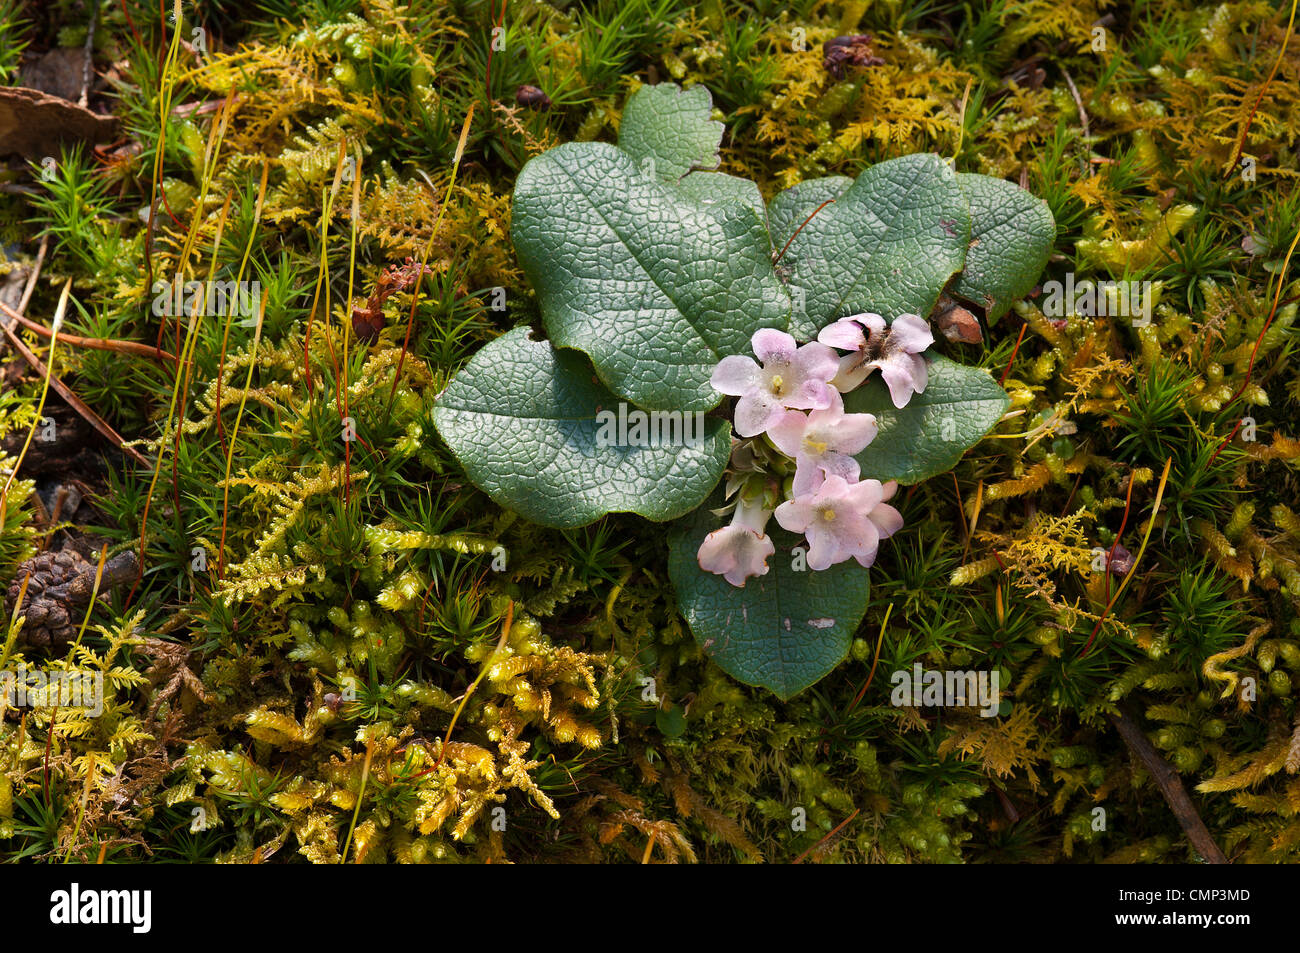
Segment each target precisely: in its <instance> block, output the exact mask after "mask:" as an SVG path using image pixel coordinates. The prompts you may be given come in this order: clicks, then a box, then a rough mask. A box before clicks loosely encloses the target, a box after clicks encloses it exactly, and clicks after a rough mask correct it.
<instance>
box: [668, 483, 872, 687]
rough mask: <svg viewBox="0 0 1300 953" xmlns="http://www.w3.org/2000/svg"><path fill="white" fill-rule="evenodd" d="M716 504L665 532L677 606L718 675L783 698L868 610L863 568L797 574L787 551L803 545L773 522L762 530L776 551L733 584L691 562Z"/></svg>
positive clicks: (820, 669) (814, 672)
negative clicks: (763, 571) (757, 570)
mask: <svg viewBox="0 0 1300 953" xmlns="http://www.w3.org/2000/svg"><path fill="white" fill-rule="evenodd" d="M721 502H722V500H721V494H720V493H719V494H717V495H715V497H714V498H713V499H712V500H710V501H709V505H706V506H701V507H700V508H699V509H698V510H697V511H696V512H695V513H693V514H692V515H690V516H687V517H685V518H683V519H681V520H679V521H678V522H677V523H676V524H674V525H673V528H672V530H671V531H670V532H669V535H668V547H669V550H668V577H669V578H670V579H671V580H672V583H673V587H674V589H676V591H677V605H678V608H679V609H680V610H681V613H682V615H683V616H685V618H686V621H687V622H688V623H689V624H690V627H691V632H692V633H694V635H695V640H696V641H697V642H699V644H700V646H701V647H702V648H703V649H704V652H705V654H706V655H708V656H709V658H711V659H712V660H713V661H714V662H716V663H717V664H718V666H719V667H720V668H721V669H722V670H723V671H724V672H726V673H727V674H728V675H730V676H731V677H732V678H735V679H738V680H739V681H742V682H744V683H745V684H746V685H757V686H760V687H762V688H766V689H768V690H769V691H772V692H774V693H775V694H776V695H777V697H778V698H780V699H781V700H782V701H785V700H786V699H789V698H791V697H793V696H794V695H795V694H797V693H798V692H801V691H803V690H804V689H805V688H807V687H808V686H809V685H812V684H813V683H814V682H816V681H817V680H818V679H820V678H821V677H822V676H824V675H825V674H826V673H827V672H829V671H831V669H833V668H835V666H837V665H839V664H840V662H842V661H844V657H845V656H846V655H847V654H848V651H849V646H850V644H851V643H852V641H853V633H854V632H855V631H856V630H857V628H858V623H860V622H861V621H862V617H863V615H865V614H866V611H867V600H868V596H869V594H870V588H871V587H870V582H869V579H868V573H869V571H868V570H866V569H864V568H862V567H861V566H860V565H858V563H857V562H855V561H853V560H849V561H848V562H845V563H839V564H838V565H835V566H832V567H831V568H829V569H825V570H822V571H820V572H813V571H811V570H808V569H804V570H803V571H796V570H795V569H794V568H793V566H794V565H795V559H794V557H793V556H792V555H791V550H793V549H794V547H795V546H799V545H802V546H804V547H805V548H806V547H807V543H805V542H804V541H803V537H802V536H795V535H793V534H791V533H787V532H786V531H785V530H783V529H781V528H780V527H779V526H777V525H776V521H775V520H773V521H772V522H770V523H769V524H768V533H769V535H771V537H772V542H773V543H774V545H775V546H776V552H775V553H774V554H773V555H771V556H769V557H768V560H767V564H768V567H769V568H768V571H767V575H765V576H755V577H751V578H750V579H748V580H746V582H745V585H744V586H743V587H741V588H737V587H735V586H733V585H732V584H731V583H729V582H727V580H726V579H724V578H723V577H722V576H716V575H714V574H713V573H709V572H704V571H703V570H701V569H700V566H699V562H698V561H697V554H698V552H699V548H700V543H702V542H704V537H705V536H707V535H708V534H709V533H710V532H712V531H713V530H715V529H718V528H719V527H720V526H722V524H723V520H722V519H720V518H719V517H716V516H714V515H713V514H712V512H710V505H711V506H718V505H720V504H721Z"/></svg>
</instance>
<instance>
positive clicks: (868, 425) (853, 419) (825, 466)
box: [767, 400, 879, 497]
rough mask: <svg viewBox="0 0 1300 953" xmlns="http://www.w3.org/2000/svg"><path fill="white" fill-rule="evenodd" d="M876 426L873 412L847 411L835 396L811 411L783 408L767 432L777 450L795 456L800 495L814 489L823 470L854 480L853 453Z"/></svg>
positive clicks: (855, 463)
mask: <svg viewBox="0 0 1300 953" xmlns="http://www.w3.org/2000/svg"><path fill="white" fill-rule="evenodd" d="M878 429H879V428H878V427H877V426H876V418H875V415H873V414H846V413H845V412H844V404H843V402H842V401H841V400H836V401H835V403H834V404H832V405H831V406H830V407H827V408H826V409H825V410H814V411H813V412H812V413H810V414H805V413H802V412H800V411H797V410H788V411H786V412H785V414H784V415H782V417H781V419H780V420H778V421H777V422H776V423H775V424H773V425H772V426H771V427H769V428H768V431H767V435H768V437H769V438H770V439H771V441H772V443H774V444H775V445H776V448H777V449H778V450H780V451H781V452H782V453H784V454H785V455H786V456H787V457H793V458H794V462H795V472H794V495H795V496H796V497H799V496H805V495H806V494H808V493H811V492H813V491H814V490H816V489H817V487H818V486H820V485H821V482H822V479H823V474H825V475H826V476H831V475H834V476H838V477H842V478H843V479H844V480H845V481H847V482H849V483H854V482H856V481H857V479H858V471H859V467H858V461H856V460H854V459H853V456H852V454H855V453H861V452H862V450H863V449H864V448H865V447H866V445H867V444H869V443H871V441H872V439H874V438H875V436H876V433H877V431H878Z"/></svg>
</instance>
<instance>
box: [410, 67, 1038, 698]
mask: <svg viewBox="0 0 1300 953" xmlns="http://www.w3.org/2000/svg"><path fill="white" fill-rule="evenodd" d="M711 110H712V102H711V98H710V96H709V93H708V91H707V90H706V89H704V88H703V87H699V86H696V87H692V88H690V89H687V90H684V91H683V90H681V89H679V88H677V87H676V86H674V85H671V84H663V85H658V86H644V87H642V88H641V89H640V90H638V91H637V92H636V93H635V94H634V95H633V96H632V97H631V98H630V99H629V101H628V103H627V106H626V109H625V110H624V114H623V120H622V125H621V128H620V131H619V141H618V145H617V146H615V145H610V144H607V143H598V142H574V143H568V144H565V145H561V146H558V147H556V148H554V149H551V150H549V151H548V152H545V153H543V154H541V155H539V156H537V157H535V158H533V159H532V160H531V161H529V162H528V164H527V165H525V166H524V168H523V169H522V170H521V172H520V174H519V178H518V181H517V182H516V185H515V191H514V207H513V213H512V227H511V231H512V238H513V241H514V245H515V251H516V253H517V254H518V257H519V260H520V262H521V264H522V265H523V268H524V271H525V273H526V274H527V276H528V278H529V280H530V281H531V283H532V285H533V288H534V289H535V291H536V295H537V304H538V308H539V310H540V312H541V321H542V325H543V327H544V328H545V333H546V336H547V338H548V339H547V340H541V339H538V338H537V337H535V336H534V334H533V332H532V331H531V330H530V329H529V328H527V327H520V328H516V329H515V330H513V331H510V332H508V333H506V334H504V335H502V336H501V337H499V338H497V339H496V340H494V341H493V342H491V343H490V344H488V345H486V346H485V347H484V348H482V350H480V351H479V352H478V354H476V355H475V356H474V358H473V359H472V360H470V362H469V363H468V364H467V365H466V366H465V368H464V369H462V370H461V371H460V373H459V374H457V375H456V377H455V378H454V379H453V380H452V381H451V383H450V384H449V385H448V386H447V388H446V390H445V391H444V392H443V393H442V395H441V396H440V397H439V399H438V403H437V406H436V408H435V411H434V421H435V424H436V426H437V429H438V432H439V433H440V434H441V436H442V438H443V440H444V441H446V443H447V445H448V447H449V448H450V449H451V450H452V452H453V453H454V454H455V456H456V458H457V459H458V460H459V462H460V464H461V465H462V466H463V467H464V470H465V472H466V474H467V475H468V477H469V478H470V479H471V480H472V481H473V482H474V483H475V484H476V485H477V486H478V487H480V488H481V489H482V490H484V491H485V492H486V493H487V494H488V495H489V496H490V497H492V499H493V500H494V501H496V502H497V503H498V504H500V505H501V506H504V507H508V508H510V509H513V510H515V511H517V512H518V513H520V514H521V515H523V516H524V517H526V518H528V519H530V520H534V521H536V522H538V523H542V524H545V525H549V526H556V527H563V528H571V527H577V526H581V525H584V524H587V523H591V522H593V521H595V520H597V519H599V518H601V517H602V516H604V515H605V514H607V513H614V512H631V513H636V514H639V515H641V516H644V517H646V518H648V519H650V520H654V521H658V522H667V521H671V526H670V528H669V532H668V545H669V557H668V571H669V575H670V577H671V580H672V583H673V586H674V588H675V590H676V596H677V601H678V605H679V607H680V609H681V612H682V614H683V615H684V617H685V618H686V620H687V621H688V623H689V624H690V627H691V630H692V632H693V633H694V635H695V638H696V640H697V641H698V642H699V643H700V645H701V646H702V647H703V648H704V650H705V651H706V653H707V654H708V655H709V656H710V657H711V658H712V659H713V660H714V661H715V662H717V664H718V665H720V666H721V667H722V668H723V669H724V670H725V671H726V672H728V673H729V674H730V675H732V676H733V677H734V678H737V679H739V680H740V681H742V682H745V683H747V684H750V685H757V686H762V687H764V688H767V689H770V690H771V691H772V692H774V693H775V694H776V695H777V696H779V697H780V698H782V699H787V698H790V697H791V696H793V695H794V694H795V693H797V692H799V691H801V690H803V689H805V688H807V687H808V686H810V685H812V684H813V683H814V682H816V681H817V680H818V679H820V678H821V677H822V676H824V675H825V674H826V673H827V672H829V671H830V670H831V669H833V668H834V667H835V666H836V665H838V664H839V663H840V662H841V661H843V659H844V658H845V656H846V655H847V654H848V650H849V646H850V644H851V642H852V639H853V634H854V632H855V630H856V629H857V627H858V625H859V624H860V623H861V621H862V618H863V616H864V614H865V613H866V609H867V604H868V596H869V591H870V586H869V571H868V570H869V567H870V566H871V565H872V563H873V562H874V561H875V558H876V554H877V552H878V550H879V547H880V546H881V545H887V543H886V542H885V541H886V540H887V539H888V538H889V537H890V536H892V535H894V534H895V533H897V532H899V530H900V529H901V528H902V525H903V519H902V516H901V515H900V514H899V512H898V510H897V509H895V508H894V506H892V505H891V504H890V502H889V501H890V500H891V499H893V498H894V495H895V493H896V492H897V490H898V487H899V485H901V484H915V483H918V482H920V481H922V480H925V479H927V478H929V477H931V476H934V475H935V474H938V473H942V472H944V471H946V470H948V469H950V468H951V467H952V466H953V465H954V464H955V463H956V462H957V461H958V460H959V459H960V457H961V455H962V454H963V453H964V452H965V451H966V450H967V449H969V448H970V447H971V446H972V445H973V444H975V443H976V442H977V441H978V440H980V439H981V438H982V437H983V436H984V435H985V434H986V433H988V432H989V430H991V429H992V427H993V426H994V425H995V424H996V423H997V421H998V420H999V419H1000V418H1001V416H1002V414H1003V413H1004V412H1005V411H1006V409H1007V406H1008V404H1009V400H1008V398H1007V395H1006V393H1005V392H1004V391H1003V390H1002V388H1001V387H1000V386H999V385H998V384H997V383H996V382H995V381H994V380H993V379H992V378H991V377H990V375H989V373H988V372H987V371H985V370H981V369H977V368H971V367H966V366H963V365H961V364H959V363H956V362H954V361H951V360H949V359H947V358H945V357H942V356H939V355H937V354H931V353H930V351H929V348H930V346H931V345H932V344H933V342H934V338H933V336H932V334H931V332H930V327H929V324H928V322H927V320H926V316H928V315H929V314H931V312H932V310H933V309H934V307H935V305H936V302H937V301H938V299H939V296H940V294H941V293H942V292H944V291H945V289H947V291H948V293H949V294H950V295H955V296H957V297H960V298H963V299H965V300H967V301H969V302H972V303H974V304H978V305H980V306H982V307H983V308H984V310H985V313H986V315H987V316H988V317H989V318H991V319H992V318H996V317H998V316H1000V315H1001V314H1003V313H1004V312H1005V311H1006V310H1007V309H1008V308H1009V306H1010V304H1011V302H1012V301H1014V300H1015V299H1016V298H1018V297H1020V296H1022V295H1024V294H1025V293H1026V292H1027V291H1028V290H1029V289H1030V288H1031V287H1033V285H1034V283H1035V281H1037V279H1038V276H1039V274H1040V273H1041V271H1042V269H1043V266H1044V265H1045V264H1046V262H1047V257H1048V254H1049V253H1050V250H1051V247H1052V241H1053V237H1054V235H1055V224H1054V222H1053V220H1052V216H1051V213H1050V212H1049V211H1048V209H1047V206H1046V204H1045V203H1043V202H1042V201H1040V200H1038V199H1036V198H1034V197H1033V196H1031V195H1030V194H1029V193H1027V192H1025V191H1024V190H1023V189H1020V188H1019V187H1017V186H1015V185H1013V184H1012V183H1009V182H1004V181H1002V180H1000V179H994V178H991V177H988V176H983V175H968V174H957V173H955V172H953V170H952V169H951V168H950V166H949V165H948V164H947V163H946V162H945V161H944V160H943V159H941V158H939V157H938V156H935V155H909V156H904V157H902V158H898V159H892V160H888V161H885V162H881V163H879V164H877V165H875V166H872V167H871V168H869V169H867V170H866V171H865V172H864V173H862V174H861V175H860V176H858V178H857V179H856V180H852V179H848V178H844V177H839V176H836V177H828V178H822V179H813V180H809V181H806V182H803V183H800V184H799V185H796V186H794V187H793V188H790V189H787V190H785V191H783V192H781V193H779V194H778V195H776V196H775V197H774V198H773V199H772V201H771V202H770V203H766V204H765V203H764V201H763V198H762V196H761V194H760V193H759V189H758V186H757V185H756V184H755V183H753V182H751V181H749V180H747V179H743V178H738V177H735V176H732V175H728V174H726V173H723V172H718V171H710V170H716V169H717V168H718V166H719V165H720V157H719V152H718V148H719V145H720V143H721V137H722V132H723V126H722V123H720V122H716V121H713V120H711V119H710V113H711ZM724 401H726V402H727V404H726V405H725V407H724V409H728V408H729V410H730V413H729V414H724V415H719V414H709V415H708V416H707V417H705V418H704V428H703V431H704V432H703V433H702V434H699V433H695V434H693V435H692V437H693V439H691V440H679V439H675V438H676V437H678V436H680V435H681V433H682V425H683V422H685V421H688V420H689V419H691V418H694V417H696V415H697V414H698V413H700V412H707V411H712V410H714V409H715V408H718V407H719V406H720V405H723V402H724ZM616 415H617V416H618V420H619V425H618V427H617V431H618V433H617V437H618V439H611V435H612V434H613V432H614V430H615V429H616V428H614V427H613V426H612V420H613V418H614V417H615V416H616ZM729 421H730V422H729Z"/></svg>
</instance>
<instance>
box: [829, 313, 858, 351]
mask: <svg viewBox="0 0 1300 953" xmlns="http://www.w3.org/2000/svg"><path fill="white" fill-rule="evenodd" d="M817 340H818V341H820V342H821V343H822V344H829V345H830V346H831V347H837V348H839V349H840V350H841V351H860V350H862V349H863V348H864V347H866V346H867V337H866V335H865V334H863V333H862V325H860V324H858V322H856V321H854V320H853V319H852V318H840V319H839V320H838V321H836V322H835V323H834V324H828V325H826V327H824V328H822V329H821V330H820V331H819V332H818V333H817Z"/></svg>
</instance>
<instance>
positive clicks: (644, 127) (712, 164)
mask: <svg viewBox="0 0 1300 953" xmlns="http://www.w3.org/2000/svg"><path fill="white" fill-rule="evenodd" d="M712 112H713V97H712V96H711V95H710V94H709V91H708V90H707V89H705V88H704V87H703V86H692V87H691V88H690V89H685V90H683V89H680V88H678V87H677V86H676V85H674V84H672V83H660V84H659V85H657V86H642V87H641V88H640V89H638V90H637V91H636V92H635V93H633V94H632V96H631V97H630V98H629V99H628V101H627V105H625V106H624V107H623V119H622V121H621V123H620V124H619V129H618V147H619V148H620V149H622V150H623V151H624V152H626V153H627V154H628V155H630V156H631V157H632V158H633V159H635V160H636V162H637V164H638V165H643V164H644V165H645V166H646V167H647V168H648V163H646V161H645V160H647V159H648V160H650V161H651V162H653V163H654V174H655V175H656V176H658V178H660V179H661V180H663V181H664V182H665V183H668V184H674V183H676V182H677V180H678V179H680V178H681V177H682V176H684V175H685V174H686V173H687V172H690V171H691V170H692V169H716V168H717V167H718V166H719V165H720V164H721V162H722V159H721V156H720V155H719V154H718V147H719V146H720V145H721V144H722V133H723V131H724V128H725V127H724V126H723V125H722V123H720V122H717V121H715V120H712V119H710V118H709V114H710V113H712Z"/></svg>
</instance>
